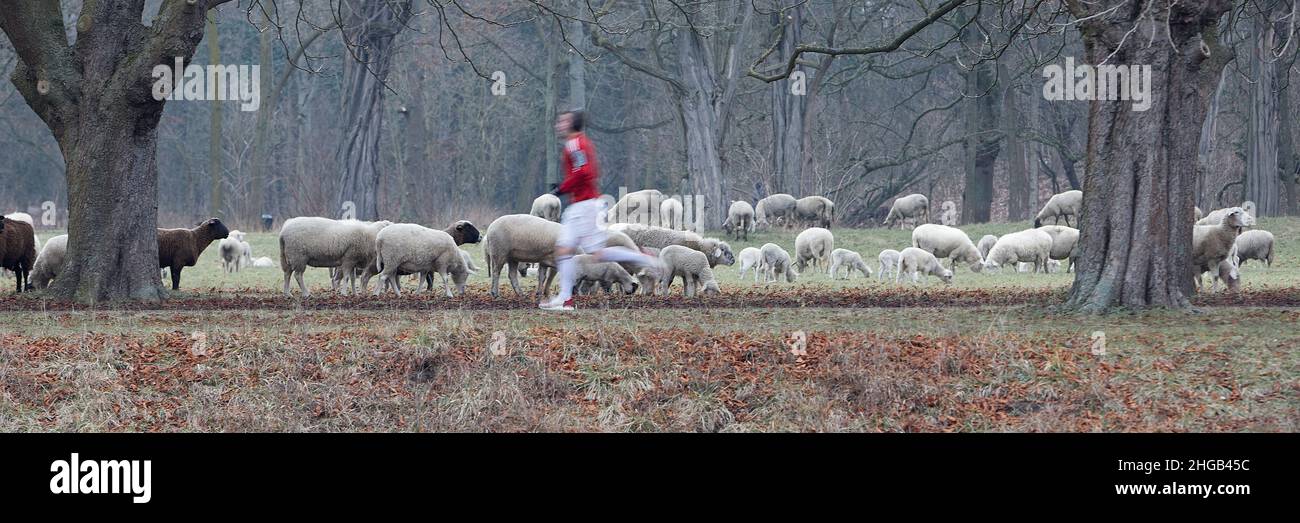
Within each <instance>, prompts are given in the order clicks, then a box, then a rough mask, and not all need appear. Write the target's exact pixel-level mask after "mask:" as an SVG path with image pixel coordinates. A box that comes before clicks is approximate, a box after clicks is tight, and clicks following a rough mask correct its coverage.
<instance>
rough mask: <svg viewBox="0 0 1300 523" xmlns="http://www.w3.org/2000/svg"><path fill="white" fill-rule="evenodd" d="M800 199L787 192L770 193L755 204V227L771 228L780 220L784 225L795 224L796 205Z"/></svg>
mask: <svg viewBox="0 0 1300 523" xmlns="http://www.w3.org/2000/svg"><path fill="white" fill-rule="evenodd" d="M797 204H798V201H797V200H795V199H794V196H790V195H788V194H785V193H777V194H773V195H770V196H768V197H766V198H763V199H762V200H759V201H758V204H757V205H755V206H754V220H755V222H754V224H755V227H762V228H764V229H769V228H771V227H772V226H773V225H775V224H776V223H777V222H778V221H780V222H781V224H782V226H784V227H789V226H791V225H793V224H794V213H795V206H796V205H797Z"/></svg>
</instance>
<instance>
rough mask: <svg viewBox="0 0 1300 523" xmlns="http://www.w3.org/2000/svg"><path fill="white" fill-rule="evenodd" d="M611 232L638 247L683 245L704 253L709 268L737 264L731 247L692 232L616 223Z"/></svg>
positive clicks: (660, 247) (610, 227) (725, 243)
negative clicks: (618, 233) (624, 236)
mask: <svg viewBox="0 0 1300 523" xmlns="http://www.w3.org/2000/svg"><path fill="white" fill-rule="evenodd" d="M608 230H610V231H616V232H621V233H623V234H626V235H627V236H628V237H629V238H631V239H632V241H633V242H636V245H638V246H641V247H654V248H656V249H663V248H664V247H667V246H669V245H681V246H683V247H689V248H691V249H695V250H697V251H700V252H702V253H704V254H705V255H706V256H708V257H709V267H717V266H718V265H732V264H734V263H736V257H735V254H733V253H732V252H731V245H729V244H727V242H724V241H722V240H719V239H717V238H704V237H701V236H700V235H698V234H696V233H693V232H690V231H675V230H672V229H668V228H664V227H655V226H653V225H639V224H628V223H616V224H612V225H610V226H609V229H608Z"/></svg>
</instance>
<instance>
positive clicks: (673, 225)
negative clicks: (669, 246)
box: [659, 198, 685, 229]
mask: <svg viewBox="0 0 1300 523" xmlns="http://www.w3.org/2000/svg"><path fill="white" fill-rule="evenodd" d="M659 225H660V226H662V227H667V228H669V229H684V228H685V227H683V226H682V225H683V224H682V202H681V200H678V199H677V198H668V199H666V200H664V201H663V202H662V203H660V204H659Z"/></svg>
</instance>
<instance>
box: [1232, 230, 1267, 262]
mask: <svg viewBox="0 0 1300 523" xmlns="http://www.w3.org/2000/svg"><path fill="white" fill-rule="evenodd" d="M1232 250H1233V256H1232V258H1233V260H1232V261H1233V263H1235V264H1236V265H1237V266H1238V267H1244V266H1245V265H1246V260H1259V261H1262V262H1264V264H1265V265H1267V266H1269V267H1272V266H1273V233H1271V232H1268V231H1265V230H1263V229H1255V230H1251V231H1245V232H1243V233H1241V235H1240V236H1237V240H1236V242H1235V244H1234V245H1233V247H1232Z"/></svg>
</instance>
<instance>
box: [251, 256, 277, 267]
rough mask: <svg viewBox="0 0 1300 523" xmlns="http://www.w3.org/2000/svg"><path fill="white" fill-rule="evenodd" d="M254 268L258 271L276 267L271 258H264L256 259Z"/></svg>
mask: <svg viewBox="0 0 1300 523" xmlns="http://www.w3.org/2000/svg"><path fill="white" fill-rule="evenodd" d="M253 267H254V268H258V269H261V268H266V267H275V261H274V260H272V259H271V258H268V257H266V256H263V257H261V258H256V259H254V260H253Z"/></svg>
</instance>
